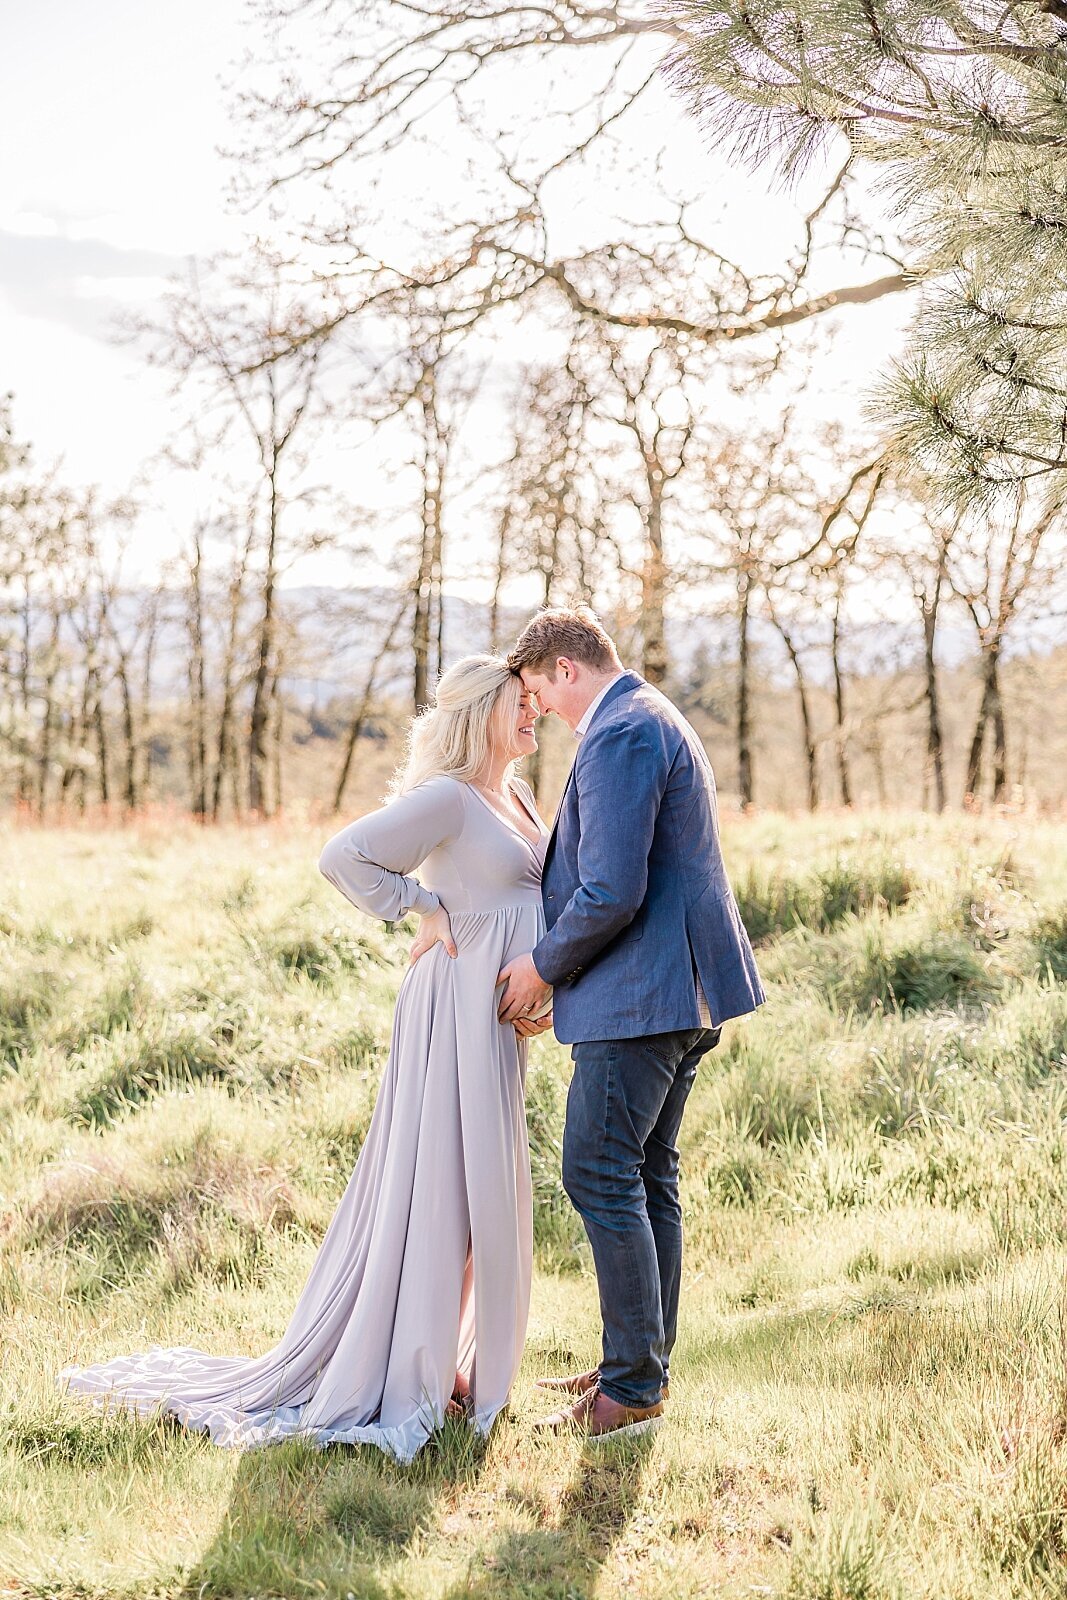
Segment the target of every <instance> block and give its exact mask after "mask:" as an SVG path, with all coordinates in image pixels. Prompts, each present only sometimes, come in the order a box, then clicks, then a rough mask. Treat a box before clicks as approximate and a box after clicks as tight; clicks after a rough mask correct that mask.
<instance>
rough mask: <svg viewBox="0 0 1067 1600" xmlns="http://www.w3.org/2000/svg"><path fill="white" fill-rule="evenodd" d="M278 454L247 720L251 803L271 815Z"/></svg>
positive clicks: (257, 810) (272, 477) (271, 490)
mask: <svg viewBox="0 0 1067 1600" xmlns="http://www.w3.org/2000/svg"><path fill="white" fill-rule="evenodd" d="M277 470H278V463H277V456H276V455H275V457H274V459H273V461H272V464H271V469H270V471H269V473H268V475H267V476H268V484H269V490H268V497H269V498H268V504H269V523H268V532H267V561H266V568H265V570H264V573H263V616H262V619H261V621H260V624H259V648H258V650H257V652H256V670H255V675H254V677H253V679H252V712H251V715H250V718H249V724H248V806H249V810H250V811H251V812H252V814H253V816H267V815H269V806H268V801H267V758H268V751H267V721H268V716H269V706H268V700H269V689H270V672H271V659H272V657H273V655H274V587H275V583H276V581H277V573H276V571H275V563H276V560H277V550H278V513H279V510H280V505H279V500H278V478H277Z"/></svg>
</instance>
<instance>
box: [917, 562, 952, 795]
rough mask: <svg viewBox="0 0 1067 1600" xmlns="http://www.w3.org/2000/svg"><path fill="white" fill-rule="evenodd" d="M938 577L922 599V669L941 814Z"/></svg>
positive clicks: (928, 752)
mask: <svg viewBox="0 0 1067 1600" xmlns="http://www.w3.org/2000/svg"><path fill="white" fill-rule="evenodd" d="M941 584H942V575H941V573H940V572H938V574H937V576H936V578H935V580H934V588H933V593H932V594H931V595H930V596H929V597H925V596H924V599H923V608H922V612H923V667H924V671H925V680H926V755H927V761H928V764H929V769H930V773H931V775H932V776H933V780H934V805H935V807H936V808H937V810H938V812H942V811H944V809H945V806H946V804H947V797H946V793H945V746H944V738H943V735H942V732H941V700H940V694H939V691H938V684H937V659H936V654H935V644H936V640H937V617H938V611H939V609H940V605H941Z"/></svg>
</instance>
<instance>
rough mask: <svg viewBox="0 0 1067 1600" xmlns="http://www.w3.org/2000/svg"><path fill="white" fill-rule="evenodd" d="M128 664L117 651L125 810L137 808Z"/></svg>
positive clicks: (134, 736)
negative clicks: (124, 768) (124, 770)
mask: <svg viewBox="0 0 1067 1600" xmlns="http://www.w3.org/2000/svg"><path fill="white" fill-rule="evenodd" d="M129 669H130V664H129V660H128V658H127V656H126V654H125V652H124V651H121V650H120V651H119V653H118V666H117V673H118V680H119V689H120V691H121V694H122V742H123V748H124V751H125V763H126V778H125V785H124V803H125V806H126V810H127V812H131V813H132V812H134V811H136V810H137V732H136V728H135V725H134V718H133V695H132V694H131V692H130V670H129Z"/></svg>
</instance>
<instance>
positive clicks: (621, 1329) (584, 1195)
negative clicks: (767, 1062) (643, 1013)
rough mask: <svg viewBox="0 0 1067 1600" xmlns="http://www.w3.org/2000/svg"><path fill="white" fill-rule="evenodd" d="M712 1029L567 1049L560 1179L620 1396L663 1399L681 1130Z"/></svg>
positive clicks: (605, 1373)
mask: <svg viewBox="0 0 1067 1600" xmlns="http://www.w3.org/2000/svg"><path fill="white" fill-rule="evenodd" d="M720 1032H721V1029H719V1028H685V1029H682V1030H681V1031H680V1032H675V1033H652V1034H648V1035H647V1036H646V1037H645V1038H643V1039H594V1040H591V1041H590V1042H588V1043H585V1044H576V1045H574V1046H572V1048H571V1055H572V1057H573V1058H574V1076H573V1078H572V1079H571V1087H570V1093H569V1095H568V1097H567V1123H566V1127H565V1128H564V1132H563V1187H564V1188H565V1189H566V1191H567V1194H568V1195H569V1196H570V1199H571V1201H572V1203H573V1205H574V1208H575V1210H576V1211H577V1212H578V1214H579V1216H580V1217H581V1219H582V1221H583V1223H584V1224H585V1231H586V1233H587V1234H588V1235H589V1243H590V1246H591V1248H592V1251H593V1262H594V1264H595V1266H596V1276H597V1286H598V1288H599V1290H600V1314H601V1317H602V1319H603V1323H604V1358H603V1360H602V1362H601V1364H600V1387H601V1389H602V1391H603V1392H604V1394H606V1395H608V1396H609V1398H610V1399H612V1400H617V1401H619V1402H620V1403H621V1404H622V1405H626V1406H650V1405H655V1403H656V1402H657V1401H658V1400H659V1399H660V1397H661V1393H662V1389H663V1384H664V1382H665V1381H666V1378H667V1371H668V1367H669V1365H670V1359H671V1351H672V1350H673V1348H674V1341H675V1335H676V1333H677V1328H678V1292H679V1288H680V1286H681V1279H682V1208H681V1204H680V1203H679V1199H678V1144H677V1140H678V1130H679V1128H680V1127H681V1122H682V1113H683V1111H684V1110H685V1103H686V1100H687V1099H688V1098H689V1091H690V1090H691V1089H692V1087H693V1082H694V1080H695V1078H696V1071H697V1064H698V1062H699V1061H700V1058H701V1057H702V1056H703V1055H706V1053H707V1052H708V1051H709V1050H711V1049H713V1048H714V1046H715V1045H716V1044H718V1042H719V1034H720Z"/></svg>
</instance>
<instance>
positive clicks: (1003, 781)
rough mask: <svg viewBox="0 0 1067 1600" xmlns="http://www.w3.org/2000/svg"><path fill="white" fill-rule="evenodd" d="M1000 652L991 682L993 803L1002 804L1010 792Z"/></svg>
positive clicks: (992, 669) (993, 663) (996, 656)
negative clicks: (1001, 689)
mask: <svg viewBox="0 0 1067 1600" xmlns="http://www.w3.org/2000/svg"><path fill="white" fill-rule="evenodd" d="M999 668H1000V652H999V650H998V651H997V652H996V654H995V655H994V656H993V658H992V663H991V667H990V681H991V683H992V686H993V688H992V695H991V700H992V715H993V801H994V804H1000V803H1001V802H1002V801H1003V800H1004V798H1005V796H1006V795H1007V791H1008V740H1007V733H1006V730H1005V724H1004V700H1003V696H1002V695H1001V692H1000V670H999Z"/></svg>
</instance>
